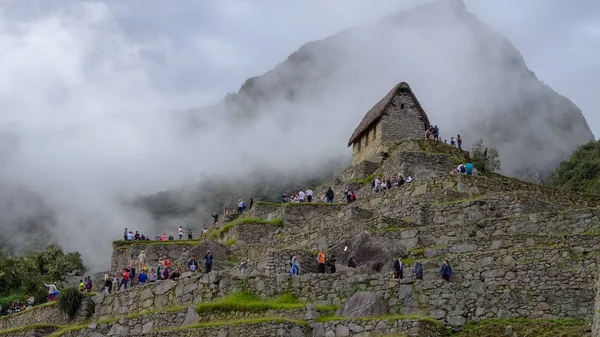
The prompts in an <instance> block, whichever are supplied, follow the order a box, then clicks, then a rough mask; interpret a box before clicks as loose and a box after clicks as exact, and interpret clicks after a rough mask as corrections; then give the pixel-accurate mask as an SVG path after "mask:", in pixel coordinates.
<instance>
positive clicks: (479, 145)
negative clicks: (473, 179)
mask: <svg viewBox="0 0 600 337" xmlns="http://www.w3.org/2000/svg"><path fill="white" fill-rule="evenodd" d="M471 159H472V163H473V165H475V168H476V169H477V172H478V173H479V174H483V175H485V174H488V173H492V172H496V171H498V170H500V154H498V150H497V149H496V148H493V147H485V146H484V145H483V139H481V138H479V139H477V140H476V141H475V143H473V145H472V146H471Z"/></svg>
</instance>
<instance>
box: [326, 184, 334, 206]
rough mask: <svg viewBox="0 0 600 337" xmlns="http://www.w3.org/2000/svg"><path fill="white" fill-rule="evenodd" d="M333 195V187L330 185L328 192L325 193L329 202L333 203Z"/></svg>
mask: <svg viewBox="0 0 600 337" xmlns="http://www.w3.org/2000/svg"><path fill="white" fill-rule="evenodd" d="M333 197H334V194H333V190H332V189H331V187H329V188H328V189H327V193H325V199H326V200H327V203H328V204H331V203H333Z"/></svg>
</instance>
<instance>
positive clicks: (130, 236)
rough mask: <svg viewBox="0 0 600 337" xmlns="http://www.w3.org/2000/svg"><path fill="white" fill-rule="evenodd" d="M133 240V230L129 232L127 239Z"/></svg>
mask: <svg viewBox="0 0 600 337" xmlns="http://www.w3.org/2000/svg"><path fill="white" fill-rule="evenodd" d="M132 240H133V233H132V232H131V231H129V233H127V241H132Z"/></svg>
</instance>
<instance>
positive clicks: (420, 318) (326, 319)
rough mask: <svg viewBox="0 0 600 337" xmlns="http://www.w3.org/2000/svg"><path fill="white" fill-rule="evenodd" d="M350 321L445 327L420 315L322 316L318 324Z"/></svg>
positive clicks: (318, 319)
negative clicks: (409, 321) (408, 321)
mask: <svg viewBox="0 0 600 337" xmlns="http://www.w3.org/2000/svg"><path fill="white" fill-rule="evenodd" d="M348 320H356V321H374V320H378V321H379V320H389V321H401V320H418V321H426V322H430V323H433V324H435V325H436V326H438V327H440V328H441V327H443V325H442V323H440V322H439V321H436V320H435V319H433V318H431V317H427V316H419V315H385V316H378V317H339V316H321V317H319V318H317V319H316V321H317V322H330V321H348Z"/></svg>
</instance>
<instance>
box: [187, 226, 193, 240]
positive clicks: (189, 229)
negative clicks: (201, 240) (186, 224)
mask: <svg viewBox="0 0 600 337" xmlns="http://www.w3.org/2000/svg"><path fill="white" fill-rule="evenodd" d="M187 237H188V240H192V239H193V238H194V233H192V229H191V228H188V231H187Z"/></svg>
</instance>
